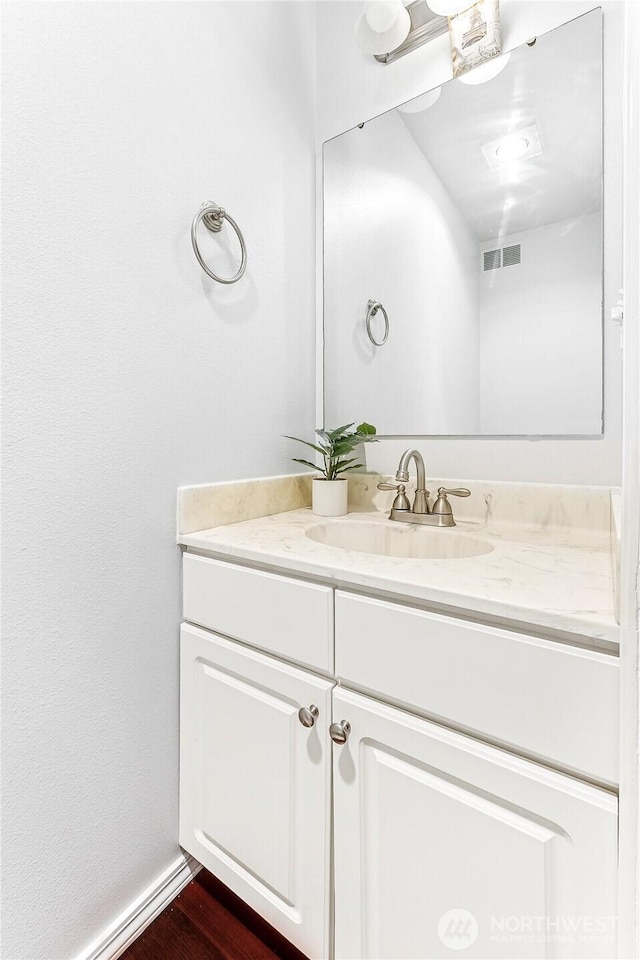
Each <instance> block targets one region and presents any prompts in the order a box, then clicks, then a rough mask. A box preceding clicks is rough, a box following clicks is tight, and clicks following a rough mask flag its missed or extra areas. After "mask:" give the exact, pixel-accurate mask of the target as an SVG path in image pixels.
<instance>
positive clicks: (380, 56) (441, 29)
mask: <svg viewBox="0 0 640 960" xmlns="http://www.w3.org/2000/svg"><path fill="white" fill-rule="evenodd" d="M448 30H449V21H448V20H447V18H446V17H439V16H437V15H436V14H435V13H433V11H432V10H431V9H430V8H429V6H428V5H427V2H426V0H412V2H411V3H403V2H402V0H370V2H369V3H367V4H366V5H365V9H364V12H363V13H362V15H361V16H360V19H359V20H358V22H357V24H356V37H357V39H358V42H359V44H360V46H361V47H362V49H363V50H364V51H365V52H366V53H372V54H373V55H374V57H375V58H376V60H378V62H379V63H393V61H394V60H398V59H399V58H400V57H404V56H405V54H407V53H411V52H412V50H417V49H418V47H421V46H422V45H423V44H424V43H428V42H429V40H433V39H434V38H435V37H439V36H441V35H442V34H445V33H447V32H448Z"/></svg>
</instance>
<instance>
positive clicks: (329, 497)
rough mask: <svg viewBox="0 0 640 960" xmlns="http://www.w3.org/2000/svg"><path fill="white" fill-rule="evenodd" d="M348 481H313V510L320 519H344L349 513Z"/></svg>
mask: <svg viewBox="0 0 640 960" xmlns="http://www.w3.org/2000/svg"><path fill="white" fill-rule="evenodd" d="M348 492H349V481H348V480H313V481H312V484H311V510H312V512H313V513H315V514H317V516H319V517H343V516H344V515H345V513H346V512H347V498H348Z"/></svg>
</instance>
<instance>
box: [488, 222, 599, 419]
mask: <svg viewBox="0 0 640 960" xmlns="http://www.w3.org/2000/svg"><path fill="white" fill-rule="evenodd" d="M601 223H602V218H601V216H600V214H598V213H596V214H593V213H592V214H589V215H587V216H585V217H580V218H579V219H577V220H564V221H560V222H558V223H552V224H548V225H547V226H546V227H538V228H537V229H535V230H525V231H524V232H522V233H518V234H513V235H511V236H505V237H501V238H500V243H499V246H500V247H507V246H510V245H511V244H516V243H519V244H520V247H521V262H520V263H519V264H515V265H512V266H507V267H502V268H501V269H498V270H489V271H487V272H485V273H483V274H482V281H481V284H482V285H481V290H482V292H481V295H480V383H481V386H480V409H481V427H482V433H494V434H495V433H513V434H517V433H524V434H533V435H535V434H560V433H564V434H572V433H573V434H587V435H588V434H593V435H595V434H598V433H600V430H601V426H602V423H601V417H602V309H601V298H602V284H601V281H600V270H601V266H602V247H601ZM493 247H495V243H493V244H483V249H487V250H488V249H492V248H493ZM478 259H480V258H478Z"/></svg>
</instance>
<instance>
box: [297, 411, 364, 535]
mask: <svg viewBox="0 0 640 960" xmlns="http://www.w3.org/2000/svg"><path fill="white" fill-rule="evenodd" d="M352 426H353V424H352V423H347V424H345V426H343V427H338V428H337V429H336V430H316V433H317V434H318V437H319V438H320V439H319V440H318V442H317V443H311V442H310V441H308V440H300V439H299V438H298V437H287V439H288V440H295V441H296V442H297V443H304V445H305V446H307V447H311V449H312V450H315V452H316V453H319V454H320V456H321V457H322V460H323V466H318V464H315V463H311V462H310V461H309V460H302V459H300V458H299V457H293V458H292V459H293V461H294V462H295V463H301V464H303V466H305V467H310V468H311V469H312V470H319V471H320V473H321V474H322V476H321V477H317V478H316V477H314V479H313V482H312V495H311V509H312V510H313V512H314V513H315V514H318V516H321V517H342V516H344V514H345V513H346V512H347V500H348V496H347V494H348V487H349V485H348V483H347V478H346V477H343V476H341V474H344V473H348V472H349V471H350V470H361V469H362V468H363V466H364V464H362V463H359V462H358V458H357V457H350V456H349V454H350V453H353V451H354V450H355V448H356V447H357V446H359V445H360V444H361V443H372V442H375V441H376V440H377V438H376V435H375V434H376V428H375V427H372V426H371V424H370V423H361V424H360V425H359V426H358V427H356V429H355V430H351V427H352Z"/></svg>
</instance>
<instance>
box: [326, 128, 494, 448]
mask: <svg viewBox="0 0 640 960" xmlns="http://www.w3.org/2000/svg"><path fill="white" fill-rule="evenodd" d="M324 152H325V163H324V193H325V205H324V228H325V244H324V276H325V280H324V302H325V313H324V341H325V350H326V356H327V371H328V373H329V374H330V376H328V377H327V382H326V388H325V405H326V406H325V415H326V422H327V423H328V425H329V426H337V425H338V424H340V423H347V422H348V421H350V420H351V421H353V420H355V421H356V422H360V421H361V420H362V419H367V420H368V421H369V422H370V423H374V424H375V425H376V427H377V429H378V431H379V432H380V433H386V434H393V433H399V432H401V431H404V432H406V433H410V432H411V431H412V430H414V431H418V430H420V429H422V430H423V431H424V432H432V433H473V432H475V431H476V430H477V429H478V426H479V421H478V410H479V355H478V350H479V347H478V306H477V304H478V279H479V274H478V256H477V248H476V243H475V241H474V238H473V236H472V235H471V231H470V230H469V227H468V226H467V224H466V223H465V221H464V220H463V218H462V216H461V214H460V212H459V210H458V208H457V207H456V206H455V204H454V203H453V201H452V200H451V198H450V196H449V195H448V193H447V192H446V190H445V189H444V187H443V186H442V184H441V182H440V180H439V179H438V177H437V176H436V174H435V173H434V171H433V168H432V167H431V166H430V164H429V162H428V160H427V159H426V157H425V156H424V154H423V152H422V151H421V149H420V148H419V147H418V145H417V144H416V142H415V140H414V139H413V137H412V136H411V134H410V133H409V131H408V130H407V128H406V126H405V125H404V123H403V122H402V119H401V117H400V115H399V114H398V112H397V111H395V110H393V111H391V112H390V113H387V114H385V115H384V116H382V117H378V118H376V119H375V120H374V121H373V122H372V123H370V124H365V126H364V127H363V128H362V129H361V130H360V129H358V128H356V129H355V130H352V131H350V132H349V133H347V134H345V135H344V136H342V137H338V138H336V139H335V140H332V141H331V142H329V143H327V144H326V145H325V151H324ZM436 260H437V262H438V264H439V270H438V271H437V273H436V274H435V275H434V272H433V270H432V269H430V267H431V265H432V264H433V263H434V262H435V261H436ZM370 299H374V300H379V301H380V302H381V303H382V304H383V305H384V307H385V309H386V310H387V313H388V315H389V330H390V333H389V338H388V340H387V342H386V344H385V345H384V346H383V347H380V348H376V347H374V346H373V345H372V344H371V342H370V341H369V339H368V337H367V334H366V329H365V315H366V309H367V302H368V301H369V300H370ZM372 328H373V330H374V335H375V336H376V338H378V339H379V338H380V337H381V336H382V333H383V331H384V321H383V318H382V315H381V314H378V315H377V316H376V317H375V318H374V320H373V321H372ZM444 357H446V358H447V362H446V363H443V362H442V361H443V358H444Z"/></svg>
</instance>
